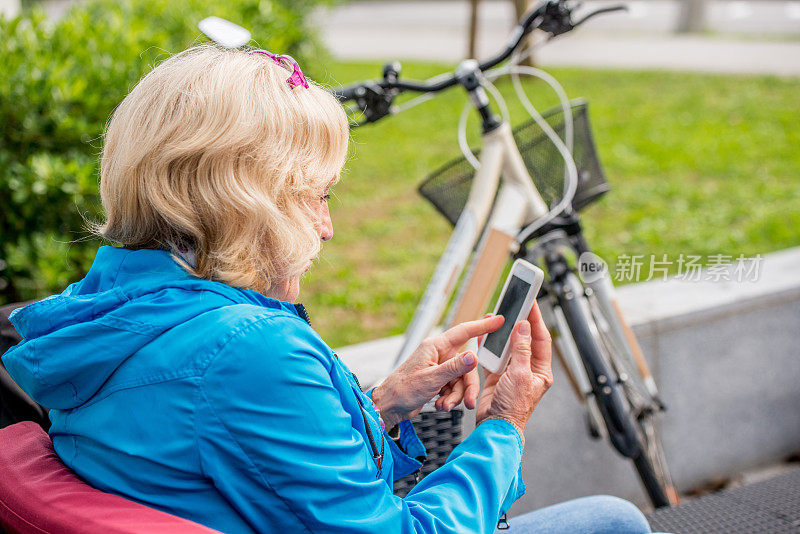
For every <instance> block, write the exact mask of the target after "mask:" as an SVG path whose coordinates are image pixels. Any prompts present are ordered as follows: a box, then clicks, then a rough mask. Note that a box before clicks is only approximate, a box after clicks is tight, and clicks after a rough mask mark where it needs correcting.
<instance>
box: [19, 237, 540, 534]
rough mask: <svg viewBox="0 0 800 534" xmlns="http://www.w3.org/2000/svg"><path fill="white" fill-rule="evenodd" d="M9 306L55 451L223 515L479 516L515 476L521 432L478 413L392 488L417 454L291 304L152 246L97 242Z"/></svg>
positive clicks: (471, 519) (282, 526)
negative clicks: (74, 268)
mask: <svg viewBox="0 0 800 534" xmlns="http://www.w3.org/2000/svg"><path fill="white" fill-rule="evenodd" d="M12 321H13V323H14V325H15V326H16V328H17V330H18V331H19V332H20V334H21V335H22V336H23V338H24V339H23V341H22V342H21V343H20V344H19V345H17V346H16V347H13V348H12V349H10V350H9V351H8V352H7V353H6V354H5V355H4V356H3V363H5V365H6V367H7V369H8V371H9V373H10V374H11V376H12V377H13V378H14V380H16V381H17V383H18V384H19V385H20V386H21V387H22V388H23V389H24V390H25V391H27V392H28V393H29V394H30V395H31V396H32V397H33V398H34V399H36V400H37V401H38V402H39V403H40V404H43V405H45V406H47V407H49V408H51V411H50V418H51V419H52V427H51V429H50V435H51V437H52V439H53V445H54V447H55V450H56V452H57V453H58V455H59V456H60V457H61V459H62V460H63V461H64V463H66V464H67V465H68V466H69V467H71V468H72V469H73V470H74V471H76V472H77V473H78V474H79V475H80V476H82V477H83V478H84V479H85V480H86V481H88V482H89V483H90V484H91V485H93V486H95V487H97V488H100V489H102V490H105V491H108V492H113V493H117V494H119V495H122V496H125V497H128V498H130V499H133V500H135V501H139V502H141V503H144V504H147V505H149V506H152V507H155V508H158V509H161V510H163V511H166V512H169V513H172V514H175V515H178V516H182V517H185V518H188V519H191V520H194V521H196V522H199V523H202V524H204V525H207V526H209V527H211V528H214V529H217V530H220V531H223V532H229V533H238V532H253V531H255V532H337V533H340V532H380V533H381V534H389V533H393V532H431V533H432V532H459V533H463V532H492V531H493V530H494V528H495V524H496V522H497V519H498V517H499V516H500V515H501V514H502V513H503V512H504V511H505V510H507V509H508V508H509V507H510V506H511V504H512V503H513V502H514V501H515V500H516V499H518V498H519V497H520V496H521V495H522V493H523V491H524V487H523V484H522V479H521V475H520V470H519V467H520V462H521V455H522V451H521V442H520V437H519V434H518V433H517V432H516V431H515V430H514V429H513V427H512V426H511V425H510V424H508V423H506V422H505V421H500V420H490V421H487V422H485V423H483V424H481V425H480V426H478V428H477V429H476V430H475V431H474V432H472V434H470V436H469V437H467V439H466V440H464V442H463V443H462V444H461V445H459V446H458V447H457V448H456V449H455V450H454V451H453V452H452V454H451V455H450V457H449V458H448V461H447V463H446V464H445V465H444V466H443V467H441V468H439V469H438V470H436V471H435V472H434V473H433V474H431V475H429V476H427V477H426V478H424V479H423V480H422V481H421V482H420V483H419V484H418V485H417V486H416V487H415V488H414V489H413V490H412V491H411V492H410V493H409V494H408V496H407V497H406V498H405V499H401V498H399V497H396V496H394V495H393V494H392V480H393V479H397V478H399V477H401V476H404V475H406V474H408V473H411V472H413V471H415V470H416V469H417V468H418V467H419V465H420V464H419V462H418V461H417V460H416V459H415V457H418V456H423V455H424V449H423V447H422V445H421V444H420V442H419V440H418V439H417V437H416V434H414V431H413V427H412V426H411V425H410V424H409V423H408V422H405V423H403V424H402V427H401V438H400V440H399V441H400V445H401V447H398V446H397V445H396V444H395V442H394V441H393V440H391V439H388V437H387V436H386V435H385V434H384V433H382V432H381V429H380V426H379V423H378V415H377V413H376V411H375V409H374V407H373V406H372V404H371V402H370V400H369V398H368V397H367V396H366V395H365V394H363V393H362V392H361V391H360V389H359V387H358V386H357V385H356V381H355V380H354V378H353V376H352V374H351V373H350V372H349V371H348V369H347V368H346V366H345V365H344V364H343V363H342V362H341V361H340V360H339V358H338V357H337V356H336V354H335V353H334V352H333V351H332V350H331V349H330V348H329V347H328V346H327V345H326V344H325V342H323V341H322V339H320V337H319V336H318V335H317V333H316V332H314V330H312V329H311V327H310V326H309V325H308V324H307V323H306V322H305V321H304V320H303V319H302V318H300V317H299V316H298V314H297V311H296V310H295V308H294V306H293V305H292V304H290V303H285V302H280V301H276V300H273V299H269V298H266V297H264V296H262V295H260V294H259V293H256V292H254V291H248V290H242V289H237V288H234V287H231V286H228V285H226V284H222V283H218V282H211V281H208V280H203V279H199V278H197V277H194V276H192V275H190V274H188V273H187V272H186V271H185V270H183V269H182V268H181V267H180V266H179V265H178V264H177V263H176V262H175V261H174V260H173V259H172V258H171V256H170V254H169V253H167V252H165V251H160V250H138V251H132V250H128V249H124V248H114V247H102V248H100V250H99V251H98V254H97V257H96V258H95V261H94V264H93V266H92V268H91V270H90V271H89V273H88V274H87V276H86V277H85V278H84V279H83V280H81V281H80V282H77V283H75V284H72V285H71V286H69V287H68V288H67V289H66V290H65V291H64V292H63V293H62V294H61V295H55V296H52V297H50V298H47V299H45V300H43V301H40V302H37V303H34V304H31V305H29V306H27V307H25V308H23V309H21V310H18V311H17V312H16V313H15V314H14V315H13V316H12ZM359 404H361V405H363V407H364V410H365V412H366V416H367V417H366V420H367V421H368V425H365V422H364V421H365V418H364V416H363V415H362V410H361V408H360V407H359ZM366 426H369V428H366ZM369 434H372V436H373V439H374V441H375V442H376V443H377V444H378V445H379V446H380V444H381V443H382V444H383V446H384V448H385V451H386V452H385V455H384V456H385V459H384V461H383V464H382V468H381V469H379V468H378V465H377V462H376V461H375V459H374V458H373V453H372V448H371V447H370V443H369ZM404 451H405V452H404Z"/></svg>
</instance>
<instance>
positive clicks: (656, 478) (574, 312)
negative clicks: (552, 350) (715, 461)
mask: <svg viewBox="0 0 800 534" xmlns="http://www.w3.org/2000/svg"><path fill="white" fill-rule="evenodd" d="M564 276H565V280H564V281H563V282H560V283H558V284H554V289H555V296H556V299H557V300H558V304H559V306H560V307H561V309H562V311H563V312H564V317H565V318H566V320H567V325H568V326H569V330H570V335H572V338H573V340H574V341H575V345H576V346H577V348H578V353H579V354H580V356H581V361H582V362H583V365H584V368H585V369H586V372H587V375H588V377H589V381H590V383H591V385H592V391H593V393H594V397H595V400H596V402H597V405H598V407H599V408H600V413H601V415H602V417H603V420H604V423H605V425H606V428H607V429H608V434H609V439H610V441H611V443H612V445H613V446H614V448H615V449H616V450H617V451H618V452H619V453H620V454H622V455H623V456H625V457H627V458H629V459H630V460H631V461H632V462H633V464H634V468H635V469H636V472H637V473H638V475H639V479H640V481H641V482H642V485H643V486H644V489H645V491H646V493H647V495H648V498H649V499H650V502H651V503H652V505H653V506H654V507H655V508H660V507H663V506H669V505H670V504H671V503H670V499H669V497H668V494H669V493H670V491H671V488H670V487H669V483H668V481H667V480H665V478H664V477H663V476H661V475H659V473H658V471H659V470H658V469H657V468H656V466H655V465H654V463H653V461H652V460H651V458H650V456H651V455H650V454H649V452H648V451H649V450H650V449H651V448H652V446H651V444H650V443H649V442H648V438H647V437H646V436H645V431H644V429H643V428H642V426H641V422H640V421H638V420H637V418H636V417H634V416H633V410H632V407H631V404H630V401H629V399H628V397H627V396H626V395H625V394H624V390H623V388H622V387H621V386H620V384H619V383H618V377H617V376H616V372H615V371H614V370H613V368H612V365H611V362H610V360H609V358H608V356H607V355H605V354H604V353H603V350H602V348H601V344H600V343H599V340H598V339H597V336H596V335H595V334H594V333H593V332H592V328H591V325H590V323H589V321H590V320H592V319H589V318H587V312H588V315H589V316H590V317H591V313H590V312H589V308H588V306H589V304H588V302H586V301H585V300H583V301H582V300H581V299H585V296H584V294H583V291H582V289H583V286H582V284H580V282H579V281H578V278H577V277H576V276H575V275H574V274H573V273H571V272H568V273H566V274H565V275H564ZM573 288H574V289H573ZM578 288H580V291H577V289H578ZM584 305H585V306H586V308H582V306H584ZM595 332H597V328H596V325H595Z"/></svg>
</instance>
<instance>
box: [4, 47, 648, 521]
mask: <svg viewBox="0 0 800 534" xmlns="http://www.w3.org/2000/svg"><path fill="white" fill-rule="evenodd" d="M287 68H288V70H287ZM290 74H291V76H290ZM347 146H348V125H347V120H346V117H345V115H344V112H343V110H342V108H341V106H340V105H339V104H338V103H337V102H336V101H335V100H334V99H333V98H332V97H331V96H330V95H329V94H328V93H327V92H326V91H324V90H323V89H321V88H319V87H318V86H316V85H314V84H313V83H309V82H308V81H307V80H306V79H305V78H304V77H303V76H302V73H301V72H300V70H299V68H298V67H297V65H296V63H294V62H293V60H291V59H290V58H288V57H285V56H284V57H276V56H273V55H271V54H269V53H266V52H264V51H250V52H245V51H226V50H220V49H217V48H214V47H210V46H202V47H197V48H193V49H190V50H188V51H186V52H184V53H181V54H179V55H177V56H174V57H172V58H170V59H168V60H166V61H164V62H163V63H161V64H160V65H159V66H157V67H156V68H155V69H154V70H153V71H152V72H150V73H149V74H148V75H147V76H145V77H144V78H143V79H142V80H141V81H140V82H139V84H138V85H137V86H136V87H135V88H134V89H133V90H132V91H131V93H130V94H129V95H128V96H127V97H126V98H125V99H124V100H123V102H122V103H121V104H120V106H119V107H118V108H117V109H116V111H115V112H114V115H113V117H112V119H111V121H110V123H109V125H108V130H107V133H106V138H105V148H104V151H103V157H102V165H101V184H100V190H101V195H102V201H103V207H104V208H105V213H106V221H105V223H104V224H103V225H102V226H100V227H98V229H97V230H98V232H99V233H100V234H101V235H102V236H104V237H105V238H107V239H108V240H110V241H113V242H115V243H118V244H120V245H122V246H121V247H110V246H105V247H102V248H100V249H99V251H98V253H97V257H96V259H95V261H94V264H93V265H92V268H91V270H90V271H89V273H88V274H87V275H86V277H85V278H84V279H83V280H81V281H79V282H77V283H75V284H73V285H71V286H70V287H68V288H67V289H66V291H64V293H62V294H61V295H57V296H53V297H50V298H48V299H45V300H43V301H40V302H37V303H35V304H32V305H30V306H28V307H26V308H24V309H22V310H20V311H18V313H16V314H15V315H14V316H13V321H14V323H15V325H16V327H17V329H18V330H19V332H20V333H21V334H22V335H23V337H24V341H23V342H22V343H21V344H20V345H18V346H17V347H15V348H13V349H11V350H10V351H9V352H8V353H7V354H6V355H5V356H4V357H3V361H4V363H5V364H6V366H7V368H8V370H9V372H10V373H11V374H12V376H13V377H14V378H15V380H17V382H18V383H19V384H20V385H21V386H22V387H23V388H24V389H25V390H26V391H28V392H29V393H30V394H31V395H32V396H33V397H34V398H35V399H36V400H37V401H38V402H40V403H41V404H44V405H45V406H48V407H50V408H52V411H51V412H50V415H51V419H52V427H51V429H50V435H51V436H52V439H53V445H54V447H55V450H56V452H57V453H58V455H59V456H60V457H61V459H62V460H63V461H64V463H65V464H67V465H68V466H69V467H71V468H72V469H73V470H74V471H75V472H77V473H78V474H79V475H80V476H81V477H83V478H84V479H85V480H86V481H88V482H89V483H90V484H92V485H93V486H95V487H97V488H100V489H102V490H105V491H108V492H113V493H117V494H119V495H122V496H125V497H128V498H130V499H133V500H136V501H138V502H141V503H144V504H147V505H150V506H152V507H155V508H158V509H161V510H164V511H166V512H169V513H172V514H176V515H179V516H182V517H185V518H189V519H192V520H194V521H196V522H199V523H202V524H204V525H207V526H209V527H212V528H214V529H217V530H220V531H222V532H229V533H244V532H381V533H387V534H388V533H390V532H491V531H493V530H494V528H495V525H496V523H497V521H498V517H500V516H501V515H502V514H503V513H505V511H506V510H508V508H509V507H510V506H511V505H512V503H513V502H514V501H515V500H516V499H517V498H519V497H520V495H522V493H523V490H524V487H523V484H522V480H521V474H520V462H521V458H522V451H523V430H524V427H525V424H526V423H527V421H528V418H529V417H530V415H531V413H532V411H533V409H534V407H535V406H536V403H537V402H538V401H539V399H540V398H541V397H542V395H543V394H544V392H545V391H546V390H547V388H548V387H549V386H550V384H551V382H552V374H551V371H550V340H549V336H548V333H547V330H546V328H545V326H544V325H543V323H542V320H541V317H540V316H539V314H538V311H537V310H534V312H532V314H531V316H530V317H529V320H528V321H521V322H520V323H519V324H517V325H516V326H515V329H514V331H513V334H512V335H513V338H512V342H513V346H514V354H513V358H512V361H511V363H510V365H509V367H508V368H507V370H506V371H505V372H504V373H503V374H502V375H491V374H490V375H489V376H488V377H487V379H486V384H485V387H484V390H483V392H482V393H481V395H480V399H478V391H479V382H478V378H477V372H476V369H475V368H476V361H475V356H474V355H473V354H471V353H464V354H458V353H457V351H458V350H459V347H462V346H463V345H464V343H466V342H467V341H468V340H469V339H470V338H473V337H476V336H480V335H483V334H486V333H487V332H491V331H494V330H496V329H497V328H499V327H500V325H501V324H502V322H503V318H501V317H499V316H495V317H491V316H490V317H488V318H485V319H483V320H479V321H473V322H469V323H465V324H461V325H458V326H456V327H454V328H452V329H451V330H448V331H447V332H445V333H444V334H441V335H439V336H435V337H432V338H430V339H428V340H426V341H425V342H424V343H423V344H422V345H421V346H420V347H419V349H418V350H417V351H416V352H415V353H414V354H413V355H412V356H411V357H410V359H409V360H408V361H407V362H406V363H405V364H404V365H403V366H402V367H400V368H399V369H398V370H397V371H395V372H394V373H393V374H392V375H390V376H389V377H388V378H387V379H386V380H385V381H384V382H383V383H382V384H381V385H380V386H379V387H377V388H376V389H374V390H372V391H371V392H368V393H362V391H361V388H360V387H359V385H358V383H357V381H356V379H355V377H354V376H353V374H352V373H350V371H348V369H347V368H346V366H345V365H344V364H343V363H342V362H341V361H340V360H339V358H338V357H337V356H336V354H335V353H334V352H333V351H332V350H331V349H330V348H329V347H328V346H327V345H326V344H325V342H324V341H323V340H322V339H321V338H320V337H319V335H318V334H317V333H316V332H315V331H314V330H313V329H312V328H311V326H309V324H308V321H307V318H306V316H305V314H304V312H303V311H302V308H301V307H299V306H295V305H294V304H292V302H294V301H295V299H296V298H297V297H298V292H299V281H300V278H301V277H302V275H303V273H304V272H306V271H307V270H308V269H309V267H310V266H311V264H312V260H313V259H314V258H315V256H316V255H317V254H318V252H319V250H320V244H321V242H322V241H327V240H329V239H331V237H332V235H333V227H332V223H331V219H330V214H329V212H328V204H327V201H328V197H329V195H330V191H331V188H332V187H333V185H334V184H335V183H336V181H337V180H338V179H339V173H340V171H341V169H342V166H343V164H344V161H345V157H346V154H347ZM438 394H441V396H440V397H439V399H438V400H437V407H438V408H439V409H443V410H449V409H451V408H452V407H453V406H454V405H456V404H458V403H461V402H462V401H463V402H464V403H465V405H466V406H467V407H468V408H470V409H472V408H476V407H477V423H478V425H477V428H476V429H475V430H474V431H473V432H472V434H471V435H470V436H469V437H467V439H466V440H465V441H464V442H463V443H462V444H461V445H459V446H458V447H457V448H456V449H455V450H454V451H453V453H452V454H451V455H450V457H449V458H448V460H447V463H446V464H445V465H444V466H442V467H441V468H439V469H438V470H437V471H435V472H434V473H433V474H431V475H429V476H428V477H426V478H425V479H424V480H423V481H422V482H420V483H419V484H418V485H417V486H416V487H415V488H414V489H413V490H412V491H411V492H410V493H409V494H408V496H407V497H406V498H404V499H401V498H399V497H396V496H394V495H393V494H392V481H393V480H394V479H397V478H399V477H402V476H404V475H407V474H409V473H413V472H415V471H416V470H417V469H418V468H419V467H420V460H421V459H422V457H423V456H424V454H425V453H424V448H423V447H422V445H421V443H420V441H419V440H418V439H417V437H416V435H415V433H414V429H413V427H412V425H411V424H410V422H409V421H408V420H409V418H410V417H412V416H413V415H414V414H416V413H418V412H419V410H420V408H421V406H422V405H423V404H425V403H426V402H427V401H429V400H430V399H432V398H433V397H435V396H436V395H438ZM514 523H516V524H515V525H514V528H515V529H516V530H519V531H525V532H533V531H536V529H539V528H543V529H545V530H544V531H551V532H555V531H558V532H562V531H563V532H577V531H581V532H603V531H609V532H625V531H628V532H647V531H648V528H647V523H646V521H644V519H643V517H642V516H641V514H639V513H638V511H637V510H636V509H635V508H634V507H633V506H632V505H630V504H628V503H626V502H625V501H621V500H619V499H614V498H610V497H605V498H590V499H585V500H580V501H574V502H572V503H566V504H563V505H559V506H556V507H553V508H550V509H545V510H543V511H539V512H535V513H533V514H529V515H528V516H526V517H523V518H521V519H520V520H519V521H514Z"/></svg>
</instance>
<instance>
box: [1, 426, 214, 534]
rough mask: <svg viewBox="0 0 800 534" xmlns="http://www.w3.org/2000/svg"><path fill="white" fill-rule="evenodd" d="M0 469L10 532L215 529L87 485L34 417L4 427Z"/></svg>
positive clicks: (4, 514)
mask: <svg viewBox="0 0 800 534" xmlns="http://www.w3.org/2000/svg"><path fill="white" fill-rule="evenodd" d="M0 473H2V475H0V524H2V525H3V527H5V528H6V529H7V530H10V531H11V532H21V533H28V532H37V533H42V532H52V533H59V534H68V533H72V532H74V533H79V532H80V533H83V534H93V533H98V534H99V533H103V534H113V533H131V534H133V533H136V534H139V533H142V532H148V533H151V532H152V533H162V532H163V533H170V534H173V533H180V534H183V533H186V534H190V533H192V534H200V533H212V532H216V531H215V530H211V529H209V528H207V527H204V526H202V525H199V524H197V523H193V522H192V521H189V520H186V519H183V518H180V517H176V516H173V515H170V514H167V513H164V512H160V511H158V510H154V509H153V508H149V507H147V506H144V505H142V504H139V503H135V502H133V501H129V500H127V499H124V498H122V497H119V496H118V495H111V494H109V493H103V492H102V491H100V490H97V489H95V488H93V487H91V486H89V485H88V484H86V483H85V482H83V481H82V480H81V479H80V478H78V476H77V475H76V474H75V473H73V472H72V471H71V470H70V469H69V468H68V467H67V466H65V465H64V464H63V463H61V460H60V459H59V458H58V456H57V455H56V453H55V451H54V450H53V444H52V442H51V441H50V437H49V436H48V435H47V433H46V432H45V431H44V430H42V428H41V427H40V426H39V425H37V424H36V423H33V422H30V421H26V422H22V423H17V424H15V425H11V426H8V427H6V428H3V429H0Z"/></svg>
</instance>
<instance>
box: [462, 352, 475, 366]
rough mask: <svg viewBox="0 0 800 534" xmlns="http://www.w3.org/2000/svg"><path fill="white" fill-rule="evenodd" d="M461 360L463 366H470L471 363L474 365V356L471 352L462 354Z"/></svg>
mask: <svg viewBox="0 0 800 534" xmlns="http://www.w3.org/2000/svg"><path fill="white" fill-rule="evenodd" d="M462 359H463V360H464V365H472V364H473V363H475V355H474V354H472V353H471V352H468V353H466V354H464V356H462Z"/></svg>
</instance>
